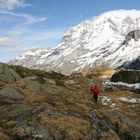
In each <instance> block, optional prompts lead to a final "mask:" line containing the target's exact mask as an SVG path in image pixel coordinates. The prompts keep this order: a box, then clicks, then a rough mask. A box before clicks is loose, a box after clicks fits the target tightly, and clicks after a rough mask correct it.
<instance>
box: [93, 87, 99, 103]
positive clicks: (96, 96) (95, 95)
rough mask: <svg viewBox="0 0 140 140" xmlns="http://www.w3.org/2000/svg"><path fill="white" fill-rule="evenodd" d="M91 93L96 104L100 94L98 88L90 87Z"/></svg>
mask: <svg viewBox="0 0 140 140" xmlns="http://www.w3.org/2000/svg"><path fill="white" fill-rule="evenodd" d="M91 93H92V94H93V96H94V100H95V102H97V100H98V94H99V93H100V89H99V87H97V86H94V87H92V88H91Z"/></svg>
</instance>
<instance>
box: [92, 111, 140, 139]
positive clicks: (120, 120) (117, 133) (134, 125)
mask: <svg viewBox="0 0 140 140" xmlns="http://www.w3.org/2000/svg"><path fill="white" fill-rule="evenodd" d="M138 121H139V120H138V119H133V118H130V117H128V116H126V115H124V114H122V113H119V112H116V111H112V112H110V111H107V112H106V111H97V110H94V111H93V112H92V126H91V127H92V129H91V136H93V137H92V140H102V139H103V140H104V139H107V140H139V139H140V133H139V131H140V126H139V125H138V124H139V122H138Z"/></svg>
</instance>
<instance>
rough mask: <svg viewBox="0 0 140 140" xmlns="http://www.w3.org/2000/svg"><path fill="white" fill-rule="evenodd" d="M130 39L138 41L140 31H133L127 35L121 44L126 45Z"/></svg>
mask: <svg viewBox="0 0 140 140" xmlns="http://www.w3.org/2000/svg"><path fill="white" fill-rule="evenodd" d="M131 39H134V40H135V41H138V40H139V39H140V30H138V29H137V30H133V31H131V32H129V33H128V34H127V36H126V37H125V40H124V42H123V43H122V44H123V45H128V43H129V41H130V40H131Z"/></svg>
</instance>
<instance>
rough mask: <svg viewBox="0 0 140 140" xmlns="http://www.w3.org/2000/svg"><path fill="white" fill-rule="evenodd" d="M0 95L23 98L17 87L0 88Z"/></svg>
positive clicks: (17, 98)
mask: <svg viewBox="0 0 140 140" xmlns="http://www.w3.org/2000/svg"><path fill="white" fill-rule="evenodd" d="M0 97H2V98H9V99H16V100H22V99H24V96H23V95H22V94H21V93H20V92H19V91H18V90H17V89H15V88H11V87H6V88H3V89H2V90H0Z"/></svg>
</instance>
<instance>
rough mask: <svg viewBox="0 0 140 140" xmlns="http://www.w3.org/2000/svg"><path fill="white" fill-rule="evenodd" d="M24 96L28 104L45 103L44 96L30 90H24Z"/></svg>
mask: <svg viewBox="0 0 140 140" xmlns="http://www.w3.org/2000/svg"><path fill="white" fill-rule="evenodd" d="M23 95H24V96H25V100H24V101H25V103H26V104H34V103H35V104H42V103H43V102H44V101H45V98H44V97H43V96H41V95H38V94H37V93H34V92H32V91H29V90H23Z"/></svg>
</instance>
